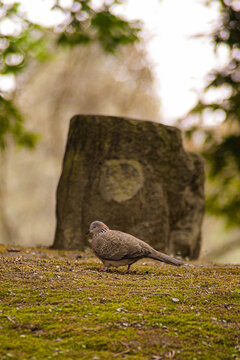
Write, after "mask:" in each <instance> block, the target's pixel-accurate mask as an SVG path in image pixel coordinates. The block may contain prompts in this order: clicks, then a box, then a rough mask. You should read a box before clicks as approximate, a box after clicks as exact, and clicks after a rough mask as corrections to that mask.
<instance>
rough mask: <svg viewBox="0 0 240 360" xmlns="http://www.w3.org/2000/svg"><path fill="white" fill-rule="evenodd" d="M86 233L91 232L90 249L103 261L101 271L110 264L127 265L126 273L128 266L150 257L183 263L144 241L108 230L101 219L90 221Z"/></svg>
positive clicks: (176, 263) (173, 262)
mask: <svg viewBox="0 0 240 360" xmlns="http://www.w3.org/2000/svg"><path fill="white" fill-rule="evenodd" d="M88 233H92V234H93V239H92V250H93V252H94V254H95V255H96V256H97V257H98V258H99V259H100V260H101V261H102V262H103V265H104V268H103V269H100V270H101V271H107V270H108V268H109V267H110V266H116V267H117V266H124V265H128V268H127V270H126V273H128V272H129V269H130V266H131V265H132V264H133V263H135V262H136V261H138V260H140V259H143V258H150V259H154V260H158V261H162V262H164V263H166V264H170V265H175V266H180V265H183V264H184V263H183V262H182V261H180V260H177V259H174V258H173V257H170V256H168V255H166V254H163V253H161V252H159V251H157V250H155V249H153V248H152V247H151V246H150V245H148V244H147V243H145V242H144V241H142V240H140V239H138V238H136V237H134V236H132V235H130V234H126V233H124V232H121V231H116V230H110V229H109V227H108V226H107V225H105V224H104V223H103V222H101V221H94V222H92V223H91V225H90V228H89V231H88V232H87V234H88Z"/></svg>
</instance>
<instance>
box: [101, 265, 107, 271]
mask: <svg viewBox="0 0 240 360" xmlns="http://www.w3.org/2000/svg"><path fill="white" fill-rule="evenodd" d="M99 271H100V272H104V271H106V272H108V267H107V266H105V267H104V268H102V269H99Z"/></svg>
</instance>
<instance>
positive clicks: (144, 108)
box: [0, 0, 240, 263]
mask: <svg viewBox="0 0 240 360" xmlns="http://www.w3.org/2000/svg"><path fill="white" fill-rule="evenodd" d="M0 67H1V75H0V147H1V152H0V159H1V161H0V243H4V244H12V245H23V246H49V245H51V244H52V242H53V237H54V231H55V193H56V187H57V183H58V179H59V176H60V172H61V163H62V158H63V154H64V147H65V143H66V137H67V131H68V125H69V120H70V118H71V117H72V116H73V115H75V114H84V113H86V114H106V115H118V116H128V117H133V118H136V119H147V120H152V121H157V122H161V123H165V124H168V125H176V126H178V127H180V128H181V129H182V131H183V138H184V143H185V148H186V149H187V150H190V151H196V152H199V153H201V154H202V155H203V156H204V158H205V160H206V174H207V180H206V195H207V200H206V216H205V220H204V225H203V246H202V252H201V259H202V260H204V261H216V262H223V263H224V262H225V263H239V259H240V3H239V0H237V1H234V0H225V1H223V0H212V1H205V0H201V1H200V0H198V1H197V0H183V1H179V0H161V1H160V0H149V1H148V2H146V1H144V0H128V1H127V0H126V1H116V0H105V1H100V0H99V1H97V0H95V1H90V0H85V1H78V0H76V1H73V0H62V1H56V0H49V1H46V0H35V1H34V4H33V2H32V1H31V0H21V1H20V0H19V1H18V2H16V1H12V0H4V1H0Z"/></svg>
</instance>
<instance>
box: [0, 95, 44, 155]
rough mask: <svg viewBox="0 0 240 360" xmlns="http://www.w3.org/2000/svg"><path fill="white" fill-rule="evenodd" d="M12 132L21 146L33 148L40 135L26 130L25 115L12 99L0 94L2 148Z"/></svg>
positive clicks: (0, 137) (0, 144) (0, 140)
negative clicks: (23, 115) (7, 136)
mask: <svg viewBox="0 0 240 360" xmlns="http://www.w3.org/2000/svg"><path fill="white" fill-rule="evenodd" d="M9 133H10V134H11V135H12V137H13V139H14V141H15V143H16V144H18V145H19V146H25V147H28V148H31V149H32V148H33V147H34V145H35V143H36V141H37V138H38V136H37V135H36V134H34V133H31V132H29V131H26V130H25V129H24V126H23V117H22V115H21V114H20V112H19V111H18V109H17V108H16V107H15V106H14V104H13V102H12V101H11V100H5V99H4V98H3V97H1V96H0V149H1V150H4V149H5V147H6V135H7V134H9Z"/></svg>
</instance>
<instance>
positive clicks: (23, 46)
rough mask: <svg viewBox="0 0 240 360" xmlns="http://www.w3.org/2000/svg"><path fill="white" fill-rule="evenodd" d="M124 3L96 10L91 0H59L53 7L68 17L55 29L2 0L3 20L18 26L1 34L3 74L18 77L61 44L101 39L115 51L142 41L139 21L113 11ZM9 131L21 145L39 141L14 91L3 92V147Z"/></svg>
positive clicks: (0, 142) (107, 48)
mask: <svg viewBox="0 0 240 360" xmlns="http://www.w3.org/2000/svg"><path fill="white" fill-rule="evenodd" d="M120 4H121V1H117V0H113V1H112V2H111V3H110V4H109V5H108V6H107V5H103V6H102V8H100V9H98V10H96V9H94V8H93V6H92V4H91V2H90V0H84V1H81V0H76V1H75V2H74V3H73V6H72V7H70V8H67V9H66V8H62V7H61V6H60V4H59V1H56V3H55V4H54V6H53V8H58V9H59V10H60V11H62V12H63V13H64V15H65V21H64V22H63V24H60V25H59V26H58V27H57V31H55V29H53V28H51V29H50V28H49V29H46V28H43V27H42V26H40V25H37V24H34V23H32V22H31V21H29V19H28V18H27V14H24V13H23V12H22V11H21V6H20V4H19V3H18V2H13V3H10V4H9V3H8V2H7V3H5V2H4V1H0V8H1V10H2V11H1V13H0V24H1V23H2V22H3V21H4V20H8V21H10V22H11V23H12V24H13V25H14V26H15V30H14V31H13V32H12V33H10V34H1V35H0V71H1V74H2V75H9V74H13V75H14V76H15V77H16V76H17V75H18V74H19V73H20V72H22V71H24V70H25V69H26V68H27V66H28V65H29V62H30V61H31V60H32V59H35V60H37V61H45V60H47V59H48V58H49V56H50V55H51V53H53V52H54V51H55V50H56V47H57V46H60V45H68V46H71V47H73V46H76V45H86V44H89V43H90V42H93V41H97V42H99V43H100V45H101V46H102V47H103V49H104V50H105V51H106V52H108V53H114V52H115V51H116V49H117V48H118V47H119V46H120V45H126V44H130V43H134V42H136V41H138V40H139V37H138V33H139V31H140V24H139V22H137V21H136V22H128V21H126V20H124V19H123V18H121V17H120V16H116V15H114V14H113V12H112V7H113V6H114V5H120ZM9 134H11V136H12V137H13V138H14V140H15V142H16V143H17V144H19V145H23V146H27V147H33V146H34V143H35V141H36V136H35V135H34V134H31V133H28V132H26V131H25V129H24V119H23V117H22V115H21V114H20V113H19V111H18V110H17V108H16V106H15V105H14V91H13V92H12V93H9V92H8V93H4V92H0V147H1V149H4V148H5V146H6V136H7V135H9Z"/></svg>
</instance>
